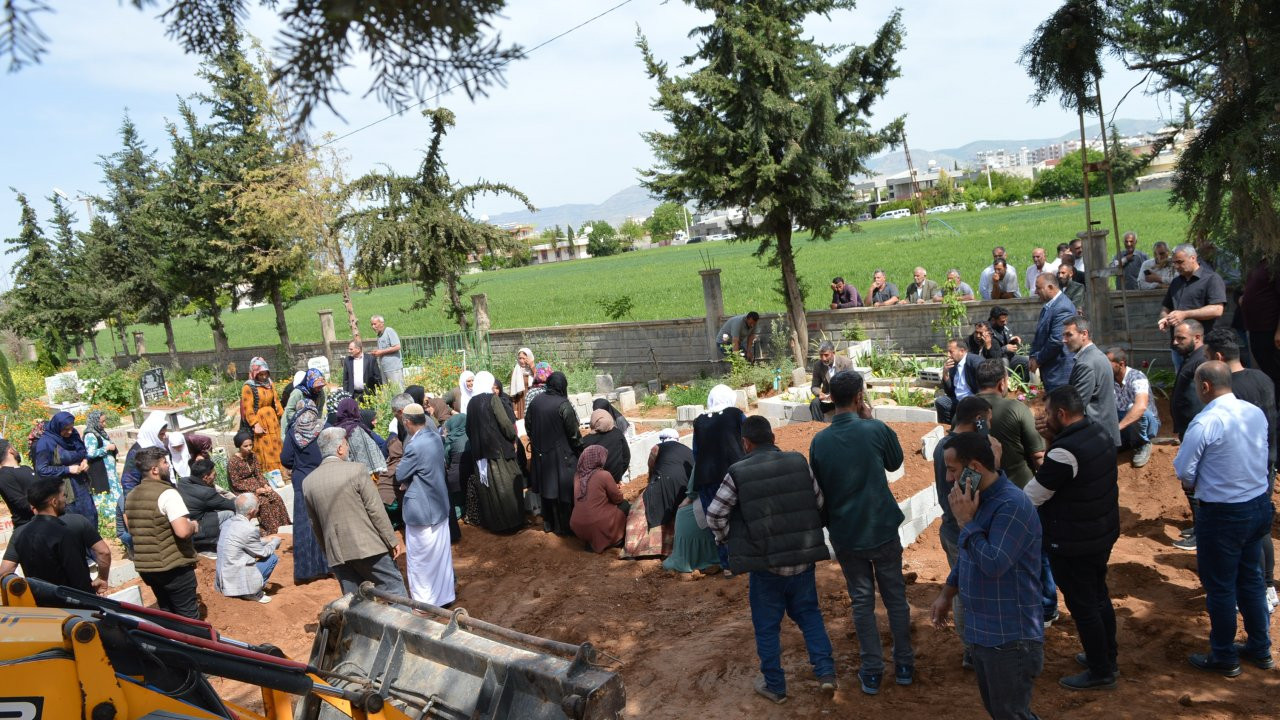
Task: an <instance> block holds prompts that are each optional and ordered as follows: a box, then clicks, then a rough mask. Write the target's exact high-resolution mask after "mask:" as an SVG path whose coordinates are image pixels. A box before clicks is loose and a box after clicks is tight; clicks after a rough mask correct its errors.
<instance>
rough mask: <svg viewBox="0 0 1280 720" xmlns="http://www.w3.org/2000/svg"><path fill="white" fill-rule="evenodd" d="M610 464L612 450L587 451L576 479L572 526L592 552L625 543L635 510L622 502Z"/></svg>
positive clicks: (584, 450)
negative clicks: (628, 519)
mask: <svg viewBox="0 0 1280 720" xmlns="http://www.w3.org/2000/svg"><path fill="white" fill-rule="evenodd" d="M608 462H609V451H608V450H606V449H605V448H604V447H603V446H600V445H592V446H591V447H588V448H585V449H583V451H582V455H581V456H580V457H579V458H578V470H577V472H576V473H574V478H573V486H574V498H573V518H572V519H571V520H570V521H569V525H570V526H571V527H572V528H573V534H574V535H577V536H578V537H580V538H582V539H583V540H584V541H585V542H586V543H587V548H588V549H590V550H592V551H594V552H598V553H602V552H604V551H605V550H607V549H609V548H611V547H617V546H619V545H621V544H622V537H623V535H624V534H625V533H626V528H627V513H628V512H630V510H631V505H630V504H629V503H627V502H626V501H625V500H623V499H622V490H620V489H619V488H618V483H616V482H614V481H613V476H612V475H610V474H609V471H608V470H606V469H605V465H606V464H607V463H608Z"/></svg>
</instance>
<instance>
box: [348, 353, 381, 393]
mask: <svg viewBox="0 0 1280 720" xmlns="http://www.w3.org/2000/svg"><path fill="white" fill-rule="evenodd" d="M381 384H382V371H380V370H379V369H378V361H377V360H376V359H374V358H370V357H368V356H367V355H365V354H364V348H363V347H361V346H360V343H358V342H356V341H355V340H352V341H351V342H349V343H347V356H346V357H344V358H342V389H343V390H346V391H347V392H348V393H350V394H351V397H353V398H355V399H356V402H360V398H361V397H362V396H363V395H364V394H365V393H366V392H368V393H373V392H375V391H376V390H377V388H378V386H379V385H381Z"/></svg>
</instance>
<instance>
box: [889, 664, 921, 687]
mask: <svg viewBox="0 0 1280 720" xmlns="http://www.w3.org/2000/svg"><path fill="white" fill-rule="evenodd" d="M915 676H916V669H915V666H914V665H902V664H898V665H894V666H893V681H894V682H896V683H898V684H899V685H910V684H911V683H912V681H913V680H915Z"/></svg>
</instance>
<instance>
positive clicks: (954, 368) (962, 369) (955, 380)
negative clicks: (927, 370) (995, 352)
mask: <svg viewBox="0 0 1280 720" xmlns="http://www.w3.org/2000/svg"><path fill="white" fill-rule="evenodd" d="M981 362H982V358H981V357H978V356H977V355H973V354H970V352H969V347H968V344H967V343H966V342H965V341H964V340H961V339H960V338H952V339H951V340H948V341H947V363H946V365H944V366H943V367H942V391H943V392H944V393H946V394H945V395H939V396H938V397H936V398H934V399H933V409H934V410H935V411H937V413H938V422H940V423H945V424H948V425H950V424H951V414H952V413H953V412H955V409H956V406H957V405H959V404H960V401H961V400H963V399H965V398H967V397H969V396H970V395H974V394H976V393H977V392H978V364H979V363H981Z"/></svg>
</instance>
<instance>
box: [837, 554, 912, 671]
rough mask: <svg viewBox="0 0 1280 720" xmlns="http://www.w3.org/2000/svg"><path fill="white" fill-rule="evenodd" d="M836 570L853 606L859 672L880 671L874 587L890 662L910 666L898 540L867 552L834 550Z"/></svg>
mask: <svg viewBox="0 0 1280 720" xmlns="http://www.w3.org/2000/svg"><path fill="white" fill-rule="evenodd" d="M836 559H837V560H839V561H840V571H841V572H843V573H844V581H845V585H846V586H847V587H848V589H849V599H850V600H851V601H852V604H853V628H854V631H855V632H856V633H857V634H858V646H859V648H858V649H859V653H860V660H861V667H860V668H859V673H868V674H875V673H881V672H884V650H883V649H882V648H881V647H880V628H879V626H878V625H877V624H876V588H877V587H879V588H880V600H881V601H883V602H884V610H885V614H886V615H888V616H889V632H890V634H891V635H892V636H893V661H894V662H895V663H897V664H898V665H914V664H915V654H914V653H913V652H912V650H911V608H910V606H908V605H907V584H906V581H905V580H904V579H903V577H902V543H901V542H900V541H899V540H898V538H896V537H895V538H894V539H892V540H890V541H889V542H887V543H885V544H883V545H881V546H879V547H875V548H871V549H870V550H841V549H839V548H837V549H836Z"/></svg>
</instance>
